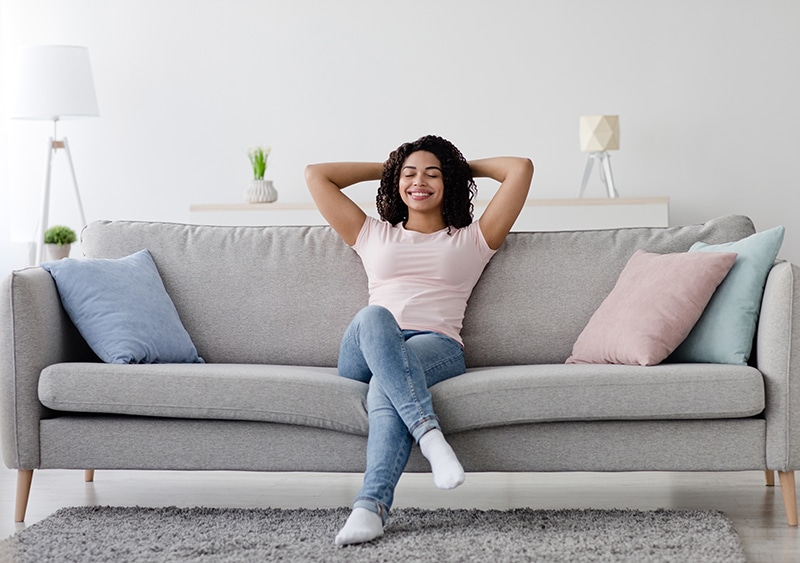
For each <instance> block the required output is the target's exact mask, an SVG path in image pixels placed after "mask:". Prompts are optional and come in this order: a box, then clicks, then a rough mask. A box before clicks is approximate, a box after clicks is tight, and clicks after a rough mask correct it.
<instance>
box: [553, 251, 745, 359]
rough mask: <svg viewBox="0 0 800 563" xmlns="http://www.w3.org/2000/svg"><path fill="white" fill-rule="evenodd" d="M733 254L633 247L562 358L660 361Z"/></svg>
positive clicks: (687, 327)
mask: <svg viewBox="0 0 800 563" xmlns="http://www.w3.org/2000/svg"><path fill="white" fill-rule="evenodd" d="M735 260H736V253H735V252H682V253H674V254H653V253H652V252H645V251H644V250H637V251H636V252H635V253H634V254H633V256H631V258H630V260H629V261H628V263H627V264H626V265H625V268H624V269H623V270H622V273H621V274H620V276H619V279H618V280H617V284H616V285H615V286H614V289H612V290H611V293H609V294H608V297H606V298H605V300H604V301H603V302H602V303H601V304H600V307H598V309H597V311H595V313H594V314H593V315H592V318H591V319H589V324H587V325H586V328H584V329H583V332H581V334H580V336H578V340H577V341H576V342H575V345H574V346H573V347H572V355H571V356H570V357H569V358H567V362H566V363H568V364H625V365H642V366H651V365H655V364H658V363H660V362H661V361H662V360H664V359H665V358H666V357H667V356H669V355H670V354H671V353H672V351H673V350H675V348H677V347H678V345H679V344H680V343H681V342H683V340H684V339H685V338H686V337H687V336H688V335H689V332H690V331H691V330H692V327H694V325H695V323H696V322H697V320H698V319H699V318H700V315H702V314H703V310H704V309H705V307H706V305H707V304H708V302H709V300H710V299H711V296H712V295H714V291H715V290H716V289H717V286H718V285H719V284H720V283H721V282H722V280H724V279H725V276H726V275H727V274H728V270H730V269H731V267H732V266H733V263H734V261H735Z"/></svg>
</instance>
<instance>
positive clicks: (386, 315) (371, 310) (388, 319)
mask: <svg viewBox="0 0 800 563" xmlns="http://www.w3.org/2000/svg"><path fill="white" fill-rule="evenodd" d="M353 320H354V321H355V322H356V323H357V324H358V325H359V326H368V327H370V328H377V327H381V326H387V327H393V328H397V321H396V320H395V318H394V315H392V313H391V311H389V309H387V308H386V307H381V306H380V305H367V306H366V307H364V308H363V309H361V310H360V311H359V312H358V313H357V314H356V316H355V318H354V319H353Z"/></svg>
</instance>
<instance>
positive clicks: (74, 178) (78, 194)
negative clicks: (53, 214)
mask: <svg viewBox="0 0 800 563" xmlns="http://www.w3.org/2000/svg"><path fill="white" fill-rule="evenodd" d="M63 142H64V151H65V152H66V153H67V162H69V171H70V172H71V173H72V185H73V187H74V188H75V199H77V200H78V211H80V213H81V227H85V226H86V215H84V213H83V203H81V192H80V191H78V177H77V176H76V175H75V167H74V166H73V165H72V153H70V152H69V143H68V142H67V138H66V137H64V141H63Z"/></svg>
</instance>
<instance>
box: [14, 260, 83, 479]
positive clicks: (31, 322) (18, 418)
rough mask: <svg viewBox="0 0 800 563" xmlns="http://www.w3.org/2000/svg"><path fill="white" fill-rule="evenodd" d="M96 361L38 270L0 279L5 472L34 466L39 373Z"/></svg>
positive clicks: (40, 413) (42, 412) (40, 409)
mask: <svg viewBox="0 0 800 563" xmlns="http://www.w3.org/2000/svg"><path fill="white" fill-rule="evenodd" d="M74 361H97V359H96V356H94V354H93V353H92V352H91V350H90V349H89V347H88V346H87V345H86V342H85V341H84V340H83V338H82V337H81V336H80V333H79V332H78V330H77V329H76V328H75V326H74V325H73V324H72V321H70V319H69V317H68V316H67V314H66V312H65V311H64V309H63V307H62V306H61V300H60V299H59V296H58V291H57V290H56V286H55V283H54V282H53V278H52V277H51V276H50V274H49V273H48V272H46V271H45V270H43V269H41V268H28V269H25V270H20V271H16V272H12V273H11V274H10V275H8V276H7V277H6V278H5V279H3V280H2V281H0V437H1V438H2V446H3V460H4V461H5V464H6V465H7V466H8V467H9V468H13V469H34V468H36V467H39V421H40V420H41V419H42V418H46V417H48V415H49V413H50V412H51V411H49V410H48V409H46V408H45V407H44V406H43V405H42V404H41V403H40V402H39V395H38V387H39V374H40V373H41V372H42V370H43V369H44V368H45V367H47V366H49V365H51V364H56V363H61V362H74Z"/></svg>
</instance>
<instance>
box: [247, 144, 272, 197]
mask: <svg viewBox="0 0 800 563" xmlns="http://www.w3.org/2000/svg"><path fill="white" fill-rule="evenodd" d="M270 152H272V148H271V147H256V148H254V149H251V150H250V151H249V152H248V154H247V155H248V156H249V157H250V164H251V165H252V166H253V180H252V181H251V182H250V187H248V188H247V191H246V192H245V199H246V200H247V201H248V202H250V203H272V202H273V201H275V200H276V199H278V191H277V190H276V189H275V186H273V185H272V180H265V179H264V173H265V172H266V171H267V159H269V154H270Z"/></svg>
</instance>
